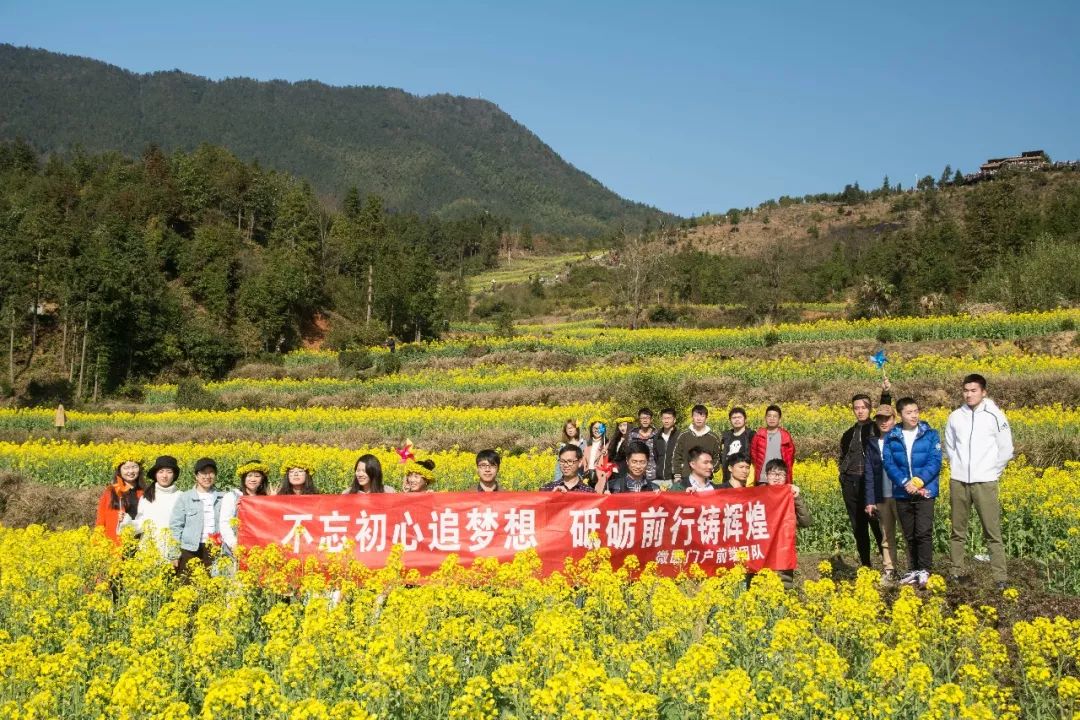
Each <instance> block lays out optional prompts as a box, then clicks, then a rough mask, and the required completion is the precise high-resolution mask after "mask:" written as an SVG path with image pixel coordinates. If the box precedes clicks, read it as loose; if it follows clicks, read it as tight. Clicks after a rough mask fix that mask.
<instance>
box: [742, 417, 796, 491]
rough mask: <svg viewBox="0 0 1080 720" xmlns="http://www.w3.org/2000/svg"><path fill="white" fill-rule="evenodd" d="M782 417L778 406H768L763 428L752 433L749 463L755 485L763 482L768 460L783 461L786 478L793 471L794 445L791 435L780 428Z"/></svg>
mask: <svg viewBox="0 0 1080 720" xmlns="http://www.w3.org/2000/svg"><path fill="white" fill-rule="evenodd" d="M783 415H784V413H783V411H782V410H781V409H780V406H779V405H770V406H769V407H768V408H766V410H765V427H763V428H761V429H760V430H758V431H757V432H755V433H754V438H753V440H751V441H750V462H752V463H753V464H754V475H755V477H756V478H757V483H758V484H760V483H762V482H764V481H765V465H766V464H767V463H768V462H769V461H770V460H783V461H784V464H786V465H787V466H788V477H792V476H793V474H794V470H795V443H794V442H792V441H791V433H789V432H788V431H787V430H785V429H784V428H782V427H780V418H782V417H783Z"/></svg>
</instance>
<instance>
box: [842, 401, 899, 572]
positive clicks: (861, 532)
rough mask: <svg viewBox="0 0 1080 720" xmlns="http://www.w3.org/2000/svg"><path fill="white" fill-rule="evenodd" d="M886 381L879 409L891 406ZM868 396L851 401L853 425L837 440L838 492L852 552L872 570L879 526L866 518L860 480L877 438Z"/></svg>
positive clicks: (869, 517)
mask: <svg viewBox="0 0 1080 720" xmlns="http://www.w3.org/2000/svg"><path fill="white" fill-rule="evenodd" d="M887 383H888V380H886V381H885V384H883V386H882V392H881V400H880V402H879V404H880V405H886V404H889V403H891V402H892V395H891V394H890V393H889V388H888V385H887ZM870 407H871V405H870V396H869V395H865V394H862V393H860V394H858V395H856V396H855V397H853V398H851V410H852V412H853V413H854V415H855V424H854V425H852V426H851V427H850V428H848V429H847V431H845V432H844V435H843V437H841V438H840V456H839V458H838V460H839V465H840V492H841V495H842V496H843V498H844V507H846V508H847V514H848V520H849V521H850V523H851V532H852V534H853V535H854V536H855V548H856V549H857V550H858V552H859V562H860V564H862V566H863V567H873V565H872V563H871V562H870V533H871V532H873V534H874V540H876V541H877V546H878V550H879V551H880V550H881V526H880V525H879V524H878V521H877V518H876V517H874V516H872V515H867V514H866V512H865V507H866V505H867V504H868V501H867V499H866V494H865V492H864V486H865V484H866V481H865V478H864V477H863V471H864V469H865V460H866V457H865V455H866V443H867V441H869V440H871V439H873V438H874V437H876V435H877V434H878V433H877V426H876V425H875V424H874V422H873V420H872V419H871V418H870Z"/></svg>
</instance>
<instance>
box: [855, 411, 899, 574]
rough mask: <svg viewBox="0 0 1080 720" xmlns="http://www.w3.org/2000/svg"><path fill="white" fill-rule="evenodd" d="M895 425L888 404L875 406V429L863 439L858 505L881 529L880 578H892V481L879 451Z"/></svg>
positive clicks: (894, 547)
mask: <svg viewBox="0 0 1080 720" xmlns="http://www.w3.org/2000/svg"><path fill="white" fill-rule="evenodd" d="M895 425H896V413H895V412H894V411H893V409H892V405H887V404H882V405H879V406H878V409H877V412H876V413H875V414H874V426H875V430H876V432H875V433H874V434H873V435H872V436H871V437H869V438H867V440H866V445H865V446H864V448H863V492H864V494H865V498H866V505H865V506H864V507H863V508H862V511H863V513H865V514H866V517H868V518H875V519H876V520H877V522H878V526H879V528H880V532H881V536H880V537H881V539H880V543H881V562H882V567H883V568H884V573H883V574H882V576H881V580H882V582H885V583H892V582H896V579H897V570H896V522H897V517H896V501H895V500H893V491H892V482H891V481H890V480H889V478H888V477H887V476H886V475H885V469H884V467H883V466H882V463H881V453H882V450H883V449H884V445H885V436H886V435H887V434H888V433H889V431H890V430H892V429H893V426H895Z"/></svg>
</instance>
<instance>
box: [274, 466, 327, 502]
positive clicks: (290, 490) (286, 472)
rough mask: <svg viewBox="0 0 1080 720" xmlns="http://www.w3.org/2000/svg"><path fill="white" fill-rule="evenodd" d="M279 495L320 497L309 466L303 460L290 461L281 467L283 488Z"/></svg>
mask: <svg viewBox="0 0 1080 720" xmlns="http://www.w3.org/2000/svg"><path fill="white" fill-rule="evenodd" d="M277 494H278V495H318V494H319V491H318V490H316V489H315V480H314V478H312V476H311V468H310V467H309V464H308V463H306V462H304V461H303V460H290V461H288V462H286V463H285V464H284V465H282V466H281V486H280V487H279V488H278V491H277Z"/></svg>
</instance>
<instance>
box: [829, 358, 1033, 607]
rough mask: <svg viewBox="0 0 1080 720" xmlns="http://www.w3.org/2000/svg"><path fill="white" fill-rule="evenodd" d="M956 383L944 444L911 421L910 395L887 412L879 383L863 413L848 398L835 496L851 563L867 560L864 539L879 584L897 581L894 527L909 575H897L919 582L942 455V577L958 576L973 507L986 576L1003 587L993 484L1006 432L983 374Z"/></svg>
mask: <svg viewBox="0 0 1080 720" xmlns="http://www.w3.org/2000/svg"><path fill="white" fill-rule="evenodd" d="M962 386H963V404H962V405H961V406H960V407H959V408H957V409H956V410H954V411H953V412H952V413H950V414H949V418H948V421H947V422H946V424H945V429H944V441H942V437H941V434H939V433H938V431H937V430H935V429H934V428H932V427H930V425H929V424H928V423H926V422H924V421H923V420H921V419H920V417H919V404H918V403H917V402H916V401H915V399H914V398H910V397H905V398H901V399H900V400H898V401H897V402H896V406H895V410H894V408H893V406H892V405H891V404H890V400H891V397H890V394H889V386H888V382H887V381H886V383H885V385H884V387H883V389H882V395H881V401H880V404H879V405H878V408H877V410H876V412H874V414H873V417H871V402H870V397H869V396H868V395H856V396H855V397H853V398H852V400H851V409H852V412H853V413H854V415H855V424H854V425H852V426H851V427H850V428H849V429H848V430H847V431H846V432H845V433H844V435H843V437H842V438H841V439H840V455H839V463H840V473H839V474H840V488H841V494H842V496H843V498H844V505H845V506H846V508H847V512H848V518H849V519H850V522H851V529H852V533H853V535H854V536H855V545H856V548H857V550H858V553H859V561H860V562H861V564H862V565H864V566H866V567H870V566H871V557H870V554H871V544H870V536H871V535H873V537H874V540H875V541H876V543H877V547H878V551H879V553H880V554H881V557H882V566H883V569H884V574H883V578H884V579H885V580H886V581H895V580H897V579H898V572H897V569H898V563H897V556H896V526H897V524H899V525H900V529H901V532H902V534H903V536H904V542H905V544H906V545H907V548H908V558H909V564H908V567H909V571H908V573H907V574H906V575H904V576H903V577H902V578H899V581H900V582H901V583H905V584H918V585H920V586H922V585H925V584H926V582H927V580H928V579H929V577H930V570H931V566H932V562H933V547H934V541H933V530H934V504H935V501H936V499H937V497H938V489H939V476H940V473H941V466H942V460H943V456H947V457H948V460H949V511H950V521H951V525H952V530H951V534H950V541H949V575H950V578H951V579H952V580H954V581H956V580H960V579H961V578H962V577H963V575H964V573H965V563H966V555H967V553H966V546H967V537H968V524H969V521H970V519H971V511H972V509H974V511H975V512H976V513H977V514H978V516H979V521H980V524H981V525H982V531H983V542H984V543H985V544H986V547H987V550H988V553H989V561H990V571H991V575H992V577H993V581H994V583H995V584H996V585H997V587H998V588H1000V589H1003V588H1004V587H1005V585H1006V582H1007V580H1008V570H1007V567H1006V561H1005V545H1004V543H1003V542H1002V538H1001V502H1000V500H999V491H998V484H999V480H1000V478H1001V474H1002V472H1003V471H1004V470H1005V466H1006V465H1007V464H1008V463H1009V460H1011V459H1012V456H1013V439H1012V430H1011V429H1010V428H1009V423H1008V420H1007V419H1006V417H1005V413H1003V412H1002V411H1001V409H1000V408H999V407H998V406H997V404H996V403H995V402H994V401H993V400H992V399H990V397H988V395H987V389H986V378H985V377H983V376H982V375H979V374H974V373H973V374H971V375H967V376H966V377H964V379H963V383H962ZM898 416H899V419H898Z"/></svg>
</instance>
